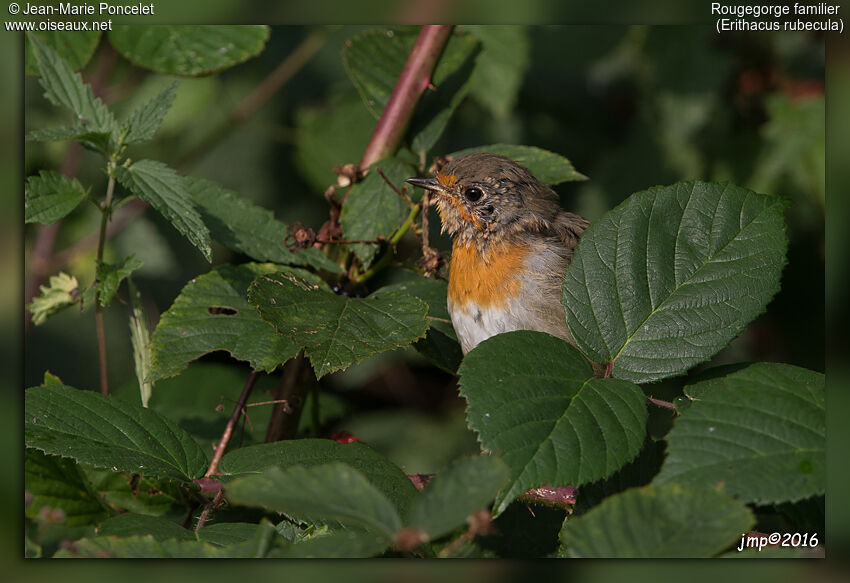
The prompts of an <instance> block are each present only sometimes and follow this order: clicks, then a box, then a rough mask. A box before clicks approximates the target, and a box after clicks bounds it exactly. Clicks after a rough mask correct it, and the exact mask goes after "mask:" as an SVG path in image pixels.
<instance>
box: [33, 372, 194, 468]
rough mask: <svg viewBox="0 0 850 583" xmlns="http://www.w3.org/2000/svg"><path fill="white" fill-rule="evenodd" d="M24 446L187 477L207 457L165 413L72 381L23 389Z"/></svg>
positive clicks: (110, 465)
mask: <svg viewBox="0 0 850 583" xmlns="http://www.w3.org/2000/svg"><path fill="white" fill-rule="evenodd" d="M24 431H25V441H26V445H27V447H33V448H35V449H39V450H41V451H43V452H45V453H48V454H51V455H60V456H62V457H70V458H74V459H75V460H77V461H78V462H85V463H89V464H92V465H94V466H98V467H101V468H112V469H114V470H115V471H124V472H132V473H140V474H146V475H149V476H158V477H169V478H176V479H179V480H185V481H188V480H191V479H193V478H197V477H199V476H201V475H203V473H204V471H205V470H206V466H207V457H206V455H204V452H203V451H202V450H201V448H200V447H199V446H198V444H197V443H196V442H195V441H194V440H193V439H192V438H191V437H190V436H189V435H188V434H187V433H186V432H185V431H183V430H182V429H180V428H179V427H177V426H176V425H175V424H174V423H172V422H171V421H169V420H168V419H166V418H165V417H163V416H161V415H159V414H158V413H154V412H153V411H150V410H149V409H145V408H144V407H142V406H141V405H135V404H130V403H125V402H124V401H121V400H119V399H115V398H113V397H109V396H107V395H101V394H98V393H93V392H91V391H80V390H77V389H74V388H72V387H66V386H61V387H56V386H51V387H33V388H31V389H28V390H27V391H26V396H25V416H24Z"/></svg>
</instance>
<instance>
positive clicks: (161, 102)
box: [124, 83, 177, 144]
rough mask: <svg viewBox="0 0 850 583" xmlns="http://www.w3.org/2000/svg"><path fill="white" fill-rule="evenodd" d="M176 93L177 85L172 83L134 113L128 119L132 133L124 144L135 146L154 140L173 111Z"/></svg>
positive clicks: (128, 134) (130, 132)
mask: <svg viewBox="0 0 850 583" xmlns="http://www.w3.org/2000/svg"><path fill="white" fill-rule="evenodd" d="M176 92H177V83H170V84H169V85H168V86H167V87H166V88H165V89H163V90H162V91H161V92H160V93H159V94H158V95H157V96H156V97H154V98H153V99H151V100H150V101H148V102H147V103H145V104H144V105H143V106H141V107H140V108H138V109H137V110H136V111H134V112H133V113H132V115H130V117H129V119H127V126H128V127H129V128H130V131H129V132H128V133H127V136H126V137H125V138H124V143H125V144H133V143H136V142H144V141H147V140H150V139H151V138H153V136H154V134H156V131H157V130H158V129H159V126H160V124H161V123H162V120H163V118H164V117H165V114H166V113H168V110H169V109H171V104H172V103H174V97H175V96H176Z"/></svg>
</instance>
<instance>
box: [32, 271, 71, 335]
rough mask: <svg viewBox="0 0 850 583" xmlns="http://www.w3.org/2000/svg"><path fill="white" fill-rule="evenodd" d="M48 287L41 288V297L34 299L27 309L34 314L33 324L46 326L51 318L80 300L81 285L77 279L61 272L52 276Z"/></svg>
mask: <svg viewBox="0 0 850 583" xmlns="http://www.w3.org/2000/svg"><path fill="white" fill-rule="evenodd" d="M48 283H49V285H48V286H43V285H41V286H39V289H40V290H41V295H40V296H38V297H36V298H33V300H32V303H30V304H29V305H28V306H27V308H28V309H29V311H30V313H31V314H32V323H33V324H35V325H36V326H39V325H41V324H44V323H45V322H46V321H47V318H48V317H49V316H52V315H53V314H55V313H56V312H58V311H60V310H62V309H64V308H67V307H68V306H72V305H74V304H76V303H77V302H78V301H79V300H80V284H79V282H78V281H77V278H76V277H72V276H70V275H68V274H67V273H63V272H60V273H58V274H57V275H51V276H50V279H49V280H48Z"/></svg>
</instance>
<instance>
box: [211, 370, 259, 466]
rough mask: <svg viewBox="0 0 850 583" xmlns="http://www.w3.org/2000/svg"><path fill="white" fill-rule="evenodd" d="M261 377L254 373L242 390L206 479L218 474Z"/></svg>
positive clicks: (216, 448)
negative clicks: (238, 423)
mask: <svg viewBox="0 0 850 583" xmlns="http://www.w3.org/2000/svg"><path fill="white" fill-rule="evenodd" d="M259 377H260V373H258V372H256V371H254V372H252V373H251V376H249V377H248V380H247V382H246V383H245V388H243V389H242V394H241V395H239V400H238V401H237V402H236V407H234V408H233V413H232V414H231V415H230V419H228V420H227V425H226V426H225V428H224V433H222V434H221V439H220V440H219V442H218V445H216V446H215V454H213V459H212V461H211V462H210V467H209V469H207V473H206V474H204V477H205V478H209V477H210V476H213V475H215V474H218V463H219V462H220V461H221V458H222V456H223V455H224V452H225V451H226V450H227V445H228V444H229V443H230V438H231V437H233V429H234V428H235V427H236V423H237V422H238V421H239V416H240V415H242V412H243V411H244V410H245V402H246V401H247V400H248V396H249V395H250V394H251V389H253V388H254V385H255V384H256V382H257V379H258V378H259Z"/></svg>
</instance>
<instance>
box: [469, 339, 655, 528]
mask: <svg viewBox="0 0 850 583" xmlns="http://www.w3.org/2000/svg"><path fill="white" fill-rule="evenodd" d="M460 387H461V388H460V393H461V395H462V396H464V397H465V398H466V400H467V402H468V407H467V420H468V422H469V426H470V428H471V429H473V430H475V431H476V432H477V433H478V439H479V440H480V441H481V445H482V446H483V447H484V448H485V449H489V450H491V451H495V452H499V453H500V454H501V456H502V459H503V460H504V461H505V462H506V463H507V464H508V467H510V469H511V480H510V482H509V483H508V486H507V487H506V488H505V489H504V490H503V491H502V493H501V494H500V495H499V497H498V498H497V499H496V513H497V514H498V513H500V512H502V511H503V510H504V509H505V508H506V507H507V505H508V504H509V503H510V502H511V500H513V499H514V498H515V497H516V496H518V495H520V494H522V493H523V492H525V491H526V490H528V489H529V488H536V487H539V486H544V485H549V486H566V485H568V484H572V485H573V486H580V485H582V484H585V483H588V482H593V481H595V480H598V479H600V478H604V477H606V476H609V475H611V474H613V473H614V472H615V471H617V470H618V469H619V468H621V467H622V466H623V465H625V464H626V463H628V462H629V461H630V460H631V459H632V458H634V457H635V455H637V453H638V451H640V449H641V446H642V445H643V440H644V431H645V429H644V428H645V424H646V418H647V414H646V406H645V403H644V401H645V398H644V395H643V392H642V391H641V390H640V389H639V388H638V387H637V386H635V385H633V384H632V383H629V382H626V381H620V380H616V379H598V378H593V371H592V369H591V367H590V364H589V363H588V362H587V360H585V359H584V357H582V355H581V354H580V353H579V352H578V351H577V350H576V349H575V348H574V347H573V346H571V345H570V344H568V343H566V342H564V341H563V340H560V339H558V338H555V337H554V336H549V335H548V334H544V333H542V332H531V331H518V332H509V333H506V334H499V335H498V336H494V337H492V338H489V339H488V340H485V341H484V342H482V343H481V344H479V345H478V346H477V347H476V348H475V349H474V350H473V351H471V352H470V353H469V354H467V355H466V358H465V359H464V361H463V363H462V364H461V367H460Z"/></svg>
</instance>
